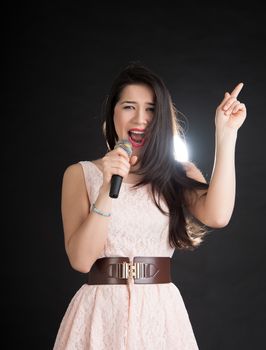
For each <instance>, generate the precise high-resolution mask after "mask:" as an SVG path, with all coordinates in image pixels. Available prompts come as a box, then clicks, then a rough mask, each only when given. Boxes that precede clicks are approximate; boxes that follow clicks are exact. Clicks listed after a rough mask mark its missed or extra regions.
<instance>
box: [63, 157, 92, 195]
mask: <svg viewBox="0 0 266 350" xmlns="http://www.w3.org/2000/svg"><path fill="white" fill-rule="evenodd" d="M62 190H63V192H64V193H66V194H68V195H70V196H71V197H72V196H74V194H75V195H79V196H82V197H87V196H88V195H87V188H86V183H85V177H84V173H83V169H82V165H81V164H80V163H74V164H71V165H69V166H68V167H67V168H66V169H65V171H64V175H63V183H62Z"/></svg>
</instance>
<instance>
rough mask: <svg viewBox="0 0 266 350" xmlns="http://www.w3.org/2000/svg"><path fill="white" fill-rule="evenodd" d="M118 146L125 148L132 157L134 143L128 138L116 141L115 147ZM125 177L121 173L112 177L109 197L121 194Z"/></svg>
mask: <svg viewBox="0 0 266 350" xmlns="http://www.w3.org/2000/svg"><path fill="white" fill-rule="evenodd" d="M117 147H121V148H123V149H124V150H125V151H126V152H127V154H128V156H129V157H130V156H131V154H132V144H131V142H129V141H128V140H120V141H118V142H117V143H116V145H115V147H114V149H116V148H117ZM122 180H123V177H122V176H120V175H113V176H112V179H111V187H110V192H109V197H111V198H117V197H118V195H119V191H120V187H121V184H122Z"/></svg>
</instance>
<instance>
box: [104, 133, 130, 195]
mask: <svg viewBox="0 0 266 350" xmlns="http://www.w3.org/2000/svg"><path fill="white" fill-rule="evenodd" d="M131 155H132V145H131V143H130V142H129V141H128V140H120V141H118V142H117V143H116V145H115V147H114V149H113V150H112V151H110V152H108V153H106V155H105V156H104V157H103V158H102V164H103V185H102V188H104V189H105V190H104V192H106V191H107V189H108V191H109V196H110V197H111V198H117V197H118V195H119V191H120V187H121V184H122V181H123V178H124V177H127V175H128V173H129V170H130V166H131V165H134V164H135V163H136V161H137V156H132V157H131ZM110 183H111V184H110ZM109 186H110V189H109Z"/></svg>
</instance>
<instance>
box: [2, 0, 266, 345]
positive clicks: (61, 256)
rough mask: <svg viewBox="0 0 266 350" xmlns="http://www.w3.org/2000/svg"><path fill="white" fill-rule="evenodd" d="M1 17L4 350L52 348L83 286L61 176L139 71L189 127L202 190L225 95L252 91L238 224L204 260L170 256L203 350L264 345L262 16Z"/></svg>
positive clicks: (242, 148) (208, 11)
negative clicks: (154, 78) (65, 221)
mask: <svg viewBox="0 0 266 350" xmlns="http://www.w3.org/2000/svg"><path fill="white" fill-rule="evenodd" d="M84 4H85V3H84ZM2 15H3V23H4V28H3V31H2V34H4V38H3V41H2V47H3V49H4V51H3V52H4V54H3V56H4V59H5V61H4V64H3V66H2V68H3V73H4V74H3V76H4V79H3V90H4V93H3V97H4V106H5V107H6V108H5V109H4V110H3V115H2V118H1V119H2V123H3V124H2V127H3V128H2V140H4V156H3V162H2V166H3V168H2V174H3V175H4V177H3V183H2V184H3V188H4V192H5V196H4V201H3V205H4V208H5V209H6V213H5V214H4V216H3V221H2V223H3V224H4V225H3V226H4V227H3V229H2V261H3V263H2V266H3V268H4V270H3V273H2V279H3V280H2V283H1V284H2V293H3V295H2V302H3V305H2V321H3V326H4V327H5V330H6V331H5V332H6V333H4V336H3V337H4V338H6V340H7V341H8V343H9V345H10V346H8V348H20V347H22V346H26V348H28V349H51V348H52V346H53V343H54V339H55V336H56V333H57V330H58V328H59V325H60V322H61V319H62V317H63V315H64V312H65V310H66V308H67V305H68V303H69V302H70V300H71V298H72V296H73V295H74V294H75V292H76V291H77V290H78V288H79V287H80V286H81V284H82V283H83V282H84V280H85V278H84V276H83V275H82V274H81V273H78V272H76V271H74V270H73V269H72V268H71V267H70V265H69V262H68V260H67V257H66V254H65V250H64V242H63V230H62V222H61V213H60V195H61V181H62V175H63V172H64V170H65V168H66V167H67V166H68V165H70V164H72V163H75V162H78V161H79V160H92V159H97V158H99V157H102V156H103V155H104V151H105V144H104V139H103V137H102V134H101V129H100V111H101V105H102V103H103V100H104V98H105V96H106V94H108V91H109V88H110V85H111V82H112V79H113V78H114V77H115V75H116V74H117V72H118V71H119V70H120V68H122V67H123V66H125V65H126V64H127V63H128V62H129V61H132V60H138V61H141V62H142V63H143V64H146V65H147V66H148V67H150V68H151V69H153V70H154V71H155V72H156V73H157V74H159V75H160V76H161V77H162V78H163V79H164V81H165V83H166V85H167V86H168V89H169V91H170V93H171V95H172V98H173V101H174V103H175V105H176V106H177V108H178V110H179V111H181V112H182V113H183V114H184V115H185V116H186V139H187V142H188V146H189V151H190V160H191V161H194V162H195V163H196V165H197V166H198V167H199V168H200V169H201V170H202V172H203V174H204V175H205V176H206V178H207V180H209V179H210V176H211V172H212V166H213V160H214V131H215V129H214V113H215V109H216V107H217V105H218V104H219V103H220V101H221V99H222V98H223V95H224V93H225V91H229V92H230V91H231V90H232V89H233V88H234V86H235V85H236V84H237V83H238V82H243V83H244V87H243V89H242V91H241V93H240V95H239V100H240V101H242V102H244V103H245V104H246V106H247V110H248V115H247V119H246V121H245V122H244V124H243V125H242V127H241V128H240V130H239V132H238V139H237V145H236V176H237V194H236V204H235V208H234V212H233V216H232V219H231V221H230V223H229V224H228V225H227V226H226V227H225V228H223V229H219V230H218V229H217V230H213V231H212V232H211V233H210V234H209V235H208V236H207V237H206V240H205V242H204V244H202V245H201V247H200V248H199V249H197V250H196V251H194V252H179V251H175V253H174V269H173V278H174V282H175V284H176V285H177V286H178V288H179V289H180V292H181V294H182V296H183V298H184V302H185V304H186V307H187V310H188V313H189V315H190V320H191V323H192V326H193V330H194V333H195V336H196V339H197V342H198V345H199V348H200V349H201V350H213V349H215V350H220V349H221V350H236V349H242V350H246V349H251V348H253V349H262V348H264V346H263V343H264V333H265V326H266V320H265V291H266V289H265V252H264V251H265V243H266V230H265V221H264V220H265V214H266V211H265V209H266V205H265V176H266V171H265V146H266V142H265V131H266V122H265V118H266V116H265V106H264V105H265V92H266V89H265V76H266V74H265V72H266V69H265V62H266V54H265V43H266V41H265V38H266V36H265V34H266V29H265V20H266V16H265V12H264V11H262V10H261V9H260V8H254V7H252V6H247V7H243V6H241V7H240V8H239V7H236V8H232V5H230V6H229V5H225V4H223V6H220V7H218V6H217V7H207V6H206V7H202V6H196V7H195V6H193V4H190V5H188V6H186V7H181V6H179V5H176V6H175V8H173V5H172V2H168V1H164V2H163V5H161V6H156V5H155V4H153V5H152V6H151V5H149V6H148V5H144V4H141V3H130V4H128V5H126V4H125V3H121V4H119V5H118V4H117V5H114V4H110V3H109V4H107V5H104V4H102V5H100V4H99V3H98V4H97V3H93V2H90V3H89V4H86V5H84V6H82V5H80V3H79V4H78V3H77V2H74V1H73V2H69V3H68V4H66V2H62V3H61V4H59V3H57V4H55V3H53V4H51V5H49V4H48V3H43V4H41V3H39V4H38V5H35V6H34V5H33V4H31V5H29V4H27V3H23V4H22V3H21V4H20V5H17V6H15V5H9V6H8V8H6V10H5V11H4V12H3V14H2ZM224 185H225V186H226V183H225V184H224Z"/></svg>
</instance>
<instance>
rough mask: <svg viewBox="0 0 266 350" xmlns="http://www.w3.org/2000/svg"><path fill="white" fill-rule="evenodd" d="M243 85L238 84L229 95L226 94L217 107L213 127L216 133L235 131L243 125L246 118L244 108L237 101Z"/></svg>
mask: <svg viewBox="0 0 266 350" xmlns="http://www.w3.org/2000/svg"><path fill="white" fill-rule="evenodd" d="M243 85H244V84H243V83H239V84H238V85H237V86H236V87H235V88H234V90H233V91H232V92H231V94H229V93H228V92H226V93H225V96H224V99H223V101H222V102H221V103H220V105H219V106H218V107H217V109H216V114H215V126H216V129H217V131H218V132H223V131H225V130H226V129H227V130H228V129H230V130H234V131H237V130H238V129H239V128H240V126H241V125H242V124H243V123H244V120H245V119H246V116H247V110H246V106H245V104H244V103H241V102H239V101H238V100H237V96H238V94H239V93H240V91H241V89H242V87H243Z"/></svg>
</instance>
